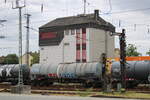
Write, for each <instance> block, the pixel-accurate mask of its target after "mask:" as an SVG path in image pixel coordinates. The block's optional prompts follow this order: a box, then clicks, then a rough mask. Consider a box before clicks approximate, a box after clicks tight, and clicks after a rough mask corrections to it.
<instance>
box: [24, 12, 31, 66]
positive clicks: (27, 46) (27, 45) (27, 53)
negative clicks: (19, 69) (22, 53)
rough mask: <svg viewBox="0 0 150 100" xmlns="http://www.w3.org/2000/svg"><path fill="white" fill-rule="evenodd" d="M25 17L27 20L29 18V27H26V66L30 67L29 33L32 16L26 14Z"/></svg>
mask: <svg viewBox="0 0 150 100" xmlns="http://www.w3.org/2000/svg"><path fill="white" fill-rule="evenodd" d="M25 16H26V18H27V26H26V28H27V33H26V64H27V65H28V66H30V65H29V32H30V29H29V28H30V25H29V24H30V16H31V15H30V14H25Z"/></svg>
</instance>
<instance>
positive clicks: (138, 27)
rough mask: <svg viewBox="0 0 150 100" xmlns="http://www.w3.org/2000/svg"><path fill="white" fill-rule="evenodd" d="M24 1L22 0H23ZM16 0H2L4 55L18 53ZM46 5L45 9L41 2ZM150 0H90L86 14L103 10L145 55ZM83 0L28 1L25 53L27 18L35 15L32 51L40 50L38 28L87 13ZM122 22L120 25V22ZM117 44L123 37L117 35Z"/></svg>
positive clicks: (149, 44) (0, 49) (1, 44)
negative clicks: (60, 19)
mask: <svg viewBox="0 0 150 100" xmlns="http://www.w3.org/2000/svg"><path fill="white" fill-rule="evenodd" d="M21 1H22V0H21ZM12 2H13V6H14V7H15V0H6V3H5V0H0V20H7V22H5V23H3V25H0V35H4V36H6V38H5V39H0V56H1V55H7V54H9V53H16V54H18V9H12ZM42 4H43V12H41V5H42ZM149 4H150V0H87V3H86V13H93V12H94V10H95V9H99V10H100V16H101V17H102V18H104V19H105V20H106V21H108V22H110V23H112V24H113V25H114V26H115V27H116V32H121V30H122V29H123V28H124V29H126V39H127V44H134V45H135V46H136V47H137V49H138V52H140V53H142V55H143V56H145V55H146V52H147V51H148V50H149V49H150V41H149V39H150V32H149V31H150V29H149V28H150V7H149ZM83 6H84V5H83V0H26V7H25V8H23V9H22V23H23V27H22V28H23V52H25V36H26V28H25V27H24V26H26V18H25V16H24V14H26V13H29V14H31V18H30V20H31V21H30V27H32V28H34V30H32V29H31V30H30V51H38V50H39V46H38V28H39V27H40V26H42V25H43V24H46V23H47V22H49V21H52V20H54V19H55V18H59V17H64V16H74V15H78V14H82V13H83V11H84V10H83ZM119 23H120V24H119ZM115 47H116V48H118V47H119V40H118V38H117V37H116V38H115Z"/></svg>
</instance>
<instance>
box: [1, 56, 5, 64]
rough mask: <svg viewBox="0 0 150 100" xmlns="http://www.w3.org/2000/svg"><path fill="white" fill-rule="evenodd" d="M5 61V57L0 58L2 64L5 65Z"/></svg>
mask: <svg viewBox="0 0 150 100" xmlns="http://www.w3.org/2000/svg"><path fill="white" fill-rule="evenodd" d="M4 60H5V57H4V56H2V57H0V64H3V63H4Z"/></svg>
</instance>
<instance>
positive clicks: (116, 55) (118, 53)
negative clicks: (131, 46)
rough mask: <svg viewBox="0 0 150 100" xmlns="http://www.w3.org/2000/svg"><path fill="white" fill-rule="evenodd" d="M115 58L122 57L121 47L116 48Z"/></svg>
mask: <svg viewBox="0 0 150 100" xmlns="http://www.w3.org/2000/svg"><path fill="white" fill-rule="evenodd" d="M115 58H120V49H119V48H115Z"/></svg>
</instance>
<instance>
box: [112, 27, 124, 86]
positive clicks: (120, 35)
mask: <svg viewBox="0 0 150 100" xmlns="http://www.w3.org/2000/svg"><path fill="white" fill-rule="evenodd" d="M111 35H112V36H119V42H120V68H121V70H120V71H121V76H120V82H121V85H122V88H126V80H125V77H126V36H125V29H122V33H115V34H111Z"/></svg>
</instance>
